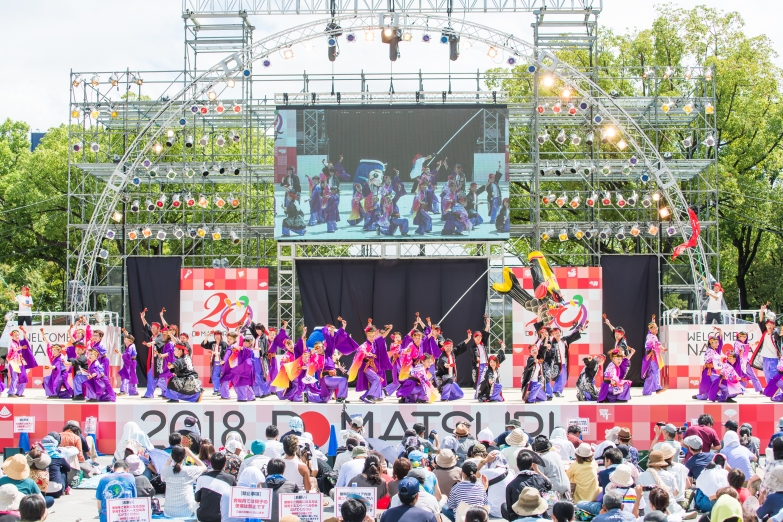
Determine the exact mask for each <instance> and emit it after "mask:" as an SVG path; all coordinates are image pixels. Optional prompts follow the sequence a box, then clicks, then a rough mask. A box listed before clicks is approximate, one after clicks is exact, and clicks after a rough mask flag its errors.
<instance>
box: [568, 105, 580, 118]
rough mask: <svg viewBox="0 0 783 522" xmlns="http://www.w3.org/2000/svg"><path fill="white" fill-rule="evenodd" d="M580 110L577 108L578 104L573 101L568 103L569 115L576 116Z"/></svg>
mask: <svg viewBox="0 0 783 522" xmlns="http://www.w3.org/2000/svg"><path fill="white" fill-rule="evenodd" d="M577 112H579V110H578V109H577V108H576V105H574V104H573V103H569V104H568V115H569V116H576V113H577Z"/></svg>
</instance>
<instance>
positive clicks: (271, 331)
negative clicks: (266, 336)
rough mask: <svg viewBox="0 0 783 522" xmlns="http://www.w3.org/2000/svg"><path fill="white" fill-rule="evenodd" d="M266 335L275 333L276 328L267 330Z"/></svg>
mask: <svg viewBox="0 0 783 522" xmlns="http://www.w3.org/2000/svg"><path fill="white" fill-rule="evenodd" d="M266 331H267V333H277V328H267V329H266Z"/></svg>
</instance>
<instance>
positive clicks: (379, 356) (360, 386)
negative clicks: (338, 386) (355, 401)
mask: <svg viewBox="0 0 783 522" xmlns="http://www.w3.org/2000/svg"><path fill="white" fill-rule="evenodd" d="M368 323H369V324H368V326H367V327H366V328H365V329H364V333H365V335H366V336H367V340H366V341H365V342H364V343H362V344H361V345H359V349H358V350H357V355H358V356H359V357H360V358H361V365H360V366H359V368H358V372H357V374H356V391H363V392H364V393H363V394H362V396H361V397H359V400H361V401H362V402H364V403H367V404H373V403H376V402H381V401H383V385H382V382H381V377H380V374H381V373H383V374H385V372H386V370H391V368H392V366H391V362H390V361H389V356H388V353H387V352H386V342H385V341H384V340H383V338H382V337H381V336H380V335H379V332H378V330H377V329H376V328H375V327H374V326H373V325H372V324H371V320H368ZM379 341H380V343H379ZM381 346H382V347H381ZM355 363H356V359H354V364H355ZM351 374H353V365H352V366H351ZM349 380H350V379H349Z"/></svg>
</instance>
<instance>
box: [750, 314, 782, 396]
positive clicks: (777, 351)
mask: <svg viewBox="0 0 783 522" xmlns="http://www.w3.org/2000/svg"><path fill="white" fill-rule="evenodd" d="M759 328H760V329H761V338H760V339H759V342H758V344H757V345H756V349H755V350H754V351H753V356H752V357H751V358H750V364H751V366H753V367H754V368H756V369H757V370H762V371H763V372H764V380H766V382H769V381H771V380H772V378H773V377H774V376H775V375H776V374H777V366H778V360H780V357H781V355H783V350H781V345H783V339H782V338H781V336H780V333H779V332H777V331H775V314H773V313H772V312H771V311H769V310H768V309H767V305H763V306H762V307H761V311H760V313H759Z"/></svg>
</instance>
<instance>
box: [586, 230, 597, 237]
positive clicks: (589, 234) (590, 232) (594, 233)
mask: <svg viewBox="0 0 783 522" xmlns="http://www.w3.org/2000/svg"><path fill="white" fill-rule="evenodd" d="M597 235H598V229H597V228H591V229H589V230H586V231H585V239H593V238H594V237H595V236H597Z"/></svg>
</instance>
